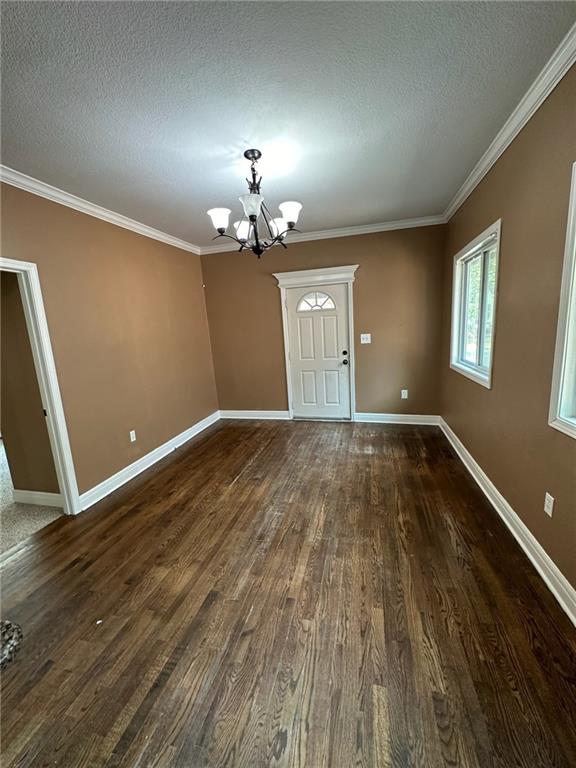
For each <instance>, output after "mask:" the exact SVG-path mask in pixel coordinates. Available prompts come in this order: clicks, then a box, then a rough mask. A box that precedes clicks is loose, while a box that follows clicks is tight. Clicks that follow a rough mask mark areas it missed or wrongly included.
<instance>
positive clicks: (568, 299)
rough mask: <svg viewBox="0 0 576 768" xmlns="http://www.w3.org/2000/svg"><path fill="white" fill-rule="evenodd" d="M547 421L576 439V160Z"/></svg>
mask: <svg viewBox="0 0 576 768" xmlns="http://www.w3.org/2000/svg"><path fill="white" fill-rule="evenodd" d="M549 423H550V426H552V427H555V429H559V430H560V431H561V432H565V433H566V434H567V435H570V436H571V437H575V438H576V163H574V165H573V166H572V191H571V194H570V205H569V208H568V230H567V232H566V250H565V252H564V270H563V272H562V287H561V289H560V309H559V312H558V331H557V334H556V353H555V355H554V373H553V376H552V398H551V401H550V420H549Z"/></svg>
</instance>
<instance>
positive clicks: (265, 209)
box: [262, 202, 276, 238]
mask: <svg viewBox="0 0 576 768" xmlns="http://www.w3.org/2000/svg"><path fill="white" fill-rule="evenodd" d="M262 217H263V218H264V221H265V222H266V226H267V227H268V232H269V234H270V237H271V238H274V237H276V235H275V234H274V232H272V227H271V226H270V219H271V218H272V214H271V213H270V211H269V210H268V206H267V205H266V203H264V202H262Z"/></svg>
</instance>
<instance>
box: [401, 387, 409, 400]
mask: <svg viewBox="0 0 576 768" xmlns="http://www.w3.org/2000/svg"><path fill="white" fill-rule="evenodd" d="M400 397H401V398H402V400H408V390H407V389H401V390H400Z"/></svg>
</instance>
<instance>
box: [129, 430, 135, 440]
mask: <svg viewBox="0 0 576 768" xmlns="http://www.w3.org/2000/svg"><path fill="white" fill-rule="evenodd" d="M130 442H131V443H135V442H136V430H135V429H131V430H130Z"/></svg>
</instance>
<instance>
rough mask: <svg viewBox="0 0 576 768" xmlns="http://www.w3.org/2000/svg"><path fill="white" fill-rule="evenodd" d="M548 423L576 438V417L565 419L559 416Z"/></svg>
mask: <svg viewBox="0 0 576 768" xmlns="http://www.w3.org/2000/svg"><path fill="white" fill-rule="evenodd" d="M548 424H549V425H550V426H551V427H554V429H557V430H559V431H560V432H564V434H565V435H568V436H569V437H573V438H574V439H576V419H564V418H562V417H561V416H557V417H556V418H554V419H551V420H550V421H549V422H548Z"/></svg>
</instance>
